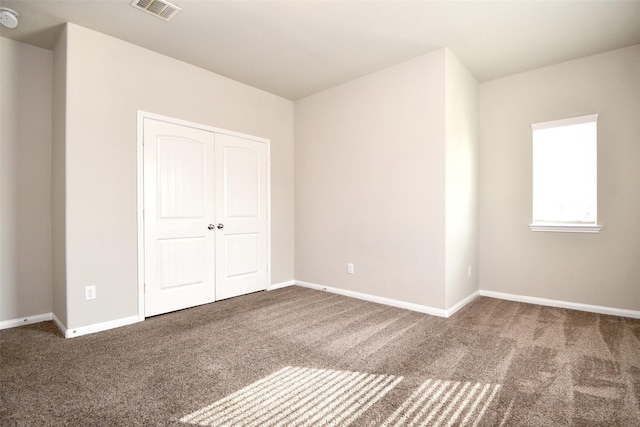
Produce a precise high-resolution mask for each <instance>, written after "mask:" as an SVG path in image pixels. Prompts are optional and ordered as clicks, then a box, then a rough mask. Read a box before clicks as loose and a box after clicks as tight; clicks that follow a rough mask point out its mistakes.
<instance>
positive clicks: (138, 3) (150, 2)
mask: <svg viewBox="0 0 640 427" xmlns="http://www.w3.org/2000/svg"><path fill="white" fill-rule="evenodd" d="M131 6H133V7H135V8H136V9H140V10H142V11H143V12H147V13H149V14H151V15H153V16H156V17H158V18H160V19H163V20H165V21H170V20H171V19H172V18H173V17H174V16H176V15H177V14H178V12H180V11H181V10H182V8H180V7H179V6H176V5H175V4H172V3H169V2H168V1H165V0H133V1H132V2H131Z"/></svg>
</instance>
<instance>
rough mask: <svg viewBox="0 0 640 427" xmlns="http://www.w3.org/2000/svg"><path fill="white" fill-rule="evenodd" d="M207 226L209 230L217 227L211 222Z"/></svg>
mask: <svg viewBox="0 0 640 427" xmlns="http://www.w3.org/2000/svg"><path fill="white" fill-rule="evenodd" d="M207 228H208V229H209V230H213V229H214V228H216V226H215V225H213V224H209V225H208V226H207Z"/></svg>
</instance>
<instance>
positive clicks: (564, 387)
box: [0, 287, 640, 427]
mask: <svg viewBox="0 0 640 427" xmlns="http://www.w3.org/2000/svg"><path fill="white" fill-rule="evenodd" d="M639 401H640V321H639V320H633V319H627V318H619V317H613V316H604V315H598V314H591V313H583V312H577V311H571V310H564V309H557V308H549V307H542V306H536V305H528V304H520V303H514V302H506V301H500V300H495V299H490V298H477V299H476V300H475V301H473V302H472V303H471V304H469V305H468V306H467V307H465V308H464V309H463V310H461V311H460V312H458V313H457V314H456V315H455V316H453V317H452V318H450V319H442V318H437V317H432V316H428V315H424V314H420V313H415V312H410V311H405V310H401V309H396V308H392V307H386V306H383V305H378V304H374V303H369V302H365V301H360V300H355V299H350V298H346V297H342V296H338V295H333V294H329V293H324V292H319V291H313V290H309V289H304V288H299V287H290V288H285V289H281V290H277V291H272V292H260V293H256V294H251V295H247V296H243V297H239V298H234V299H231V300H226V301H221V302H217V303H214V304H209V305H206V306H201V307H196V308H193V309H189V310H183V311H180V312H177V313H171V314H168V315H164V316H158V317H154V318H151V319H147V320H146V321H145V322H143V323H139V324H135V325H131V326H128V327H125V328H120V329H116V330H112V331H108V332H103V333H99V334H94V335H89V336H84V337H78V338H73V339H70V340H65V339H64V338H62V336H61V335H60V333H59V332H58V331H57V330H56V328H55V326H54V325H53V324H52V323H51V322H44V323H40V324H36V325H30V326H24V327H20V328H14V329H8V330H3V331H0V425H1V426H3V427H4V426H14V425H16V426H32V425H33V426H57V425H72V426H131V425H158V426H165V425H174V426H193V425H214V426H223V425H228V426H250V425H253V426H319V425H327V426H346V425H352V426H413V425H415V426H456V425H469V426H488V425H491V426H498V425H504V426H561V425H574V426H639V425H640V407H639Z"/></svg>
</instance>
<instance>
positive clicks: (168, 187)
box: [144, 119, 215, 316]
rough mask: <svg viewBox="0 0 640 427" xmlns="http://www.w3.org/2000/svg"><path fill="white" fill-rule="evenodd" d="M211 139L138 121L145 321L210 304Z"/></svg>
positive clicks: (212, 281) (212, 272) (212, 251)
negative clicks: (140, 126)
mask: <svg viewBox="0 0 640 427" xmlns="http://www.w3.org/2000/svg"><path fill="white" fill-rule="evenodd" d="M213 156H214V137H213V134H212V133H211V132H206V131H203V130H198V129H193V128H190V127H185V126H179V125H175V124H170V123H166V122H162V121H157V120H151V119H145V120H144V205H145V211H144V223H145V316H153V315H156V314H160V313H166V312H169V311H175V310H180V309H183V308H186V307H193V306H195V305H200V304H205V303H208V302H212V301H214V300H215V263H214V262H213V260H214V259H215V232H214V231H212V230H209V229H208V228H207V226H208V224H210V223H213V220H214V216H213V214H214V169H213V168H214V157H213Z"/></svg>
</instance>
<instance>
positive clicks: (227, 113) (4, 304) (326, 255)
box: [0, 24, 640, 336]
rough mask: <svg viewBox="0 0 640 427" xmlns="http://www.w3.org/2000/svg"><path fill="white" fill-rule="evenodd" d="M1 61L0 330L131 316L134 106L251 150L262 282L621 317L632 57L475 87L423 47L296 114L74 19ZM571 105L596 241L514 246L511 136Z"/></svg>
mask: <svg viewBox="0 0 640 427" xmlns="http://www.w3.org/2000/svg"><path fill="white" fill-rule="evenodd" d="M0 67H1V69H0V74H1V75H2V78H0V101H1V111H0V120H1V129H2V130H1V134H0V138H1V139H0V144H1V146H0V149H1V156H0V163H1V164H0V166H1V168H0V173H1V175H0V180H1V181H0V183H1V188H0V190H1V192H2V193H1V197H0V204H1V205H0V214H1V215H2V221H1V225H0V226H1V232H0V236H1V237H0V245H1V246H0V251H1V258H0V262H1V267H2V268H1V269H0V275H1V277H0V325H2V326H3V327H11V326H16V325H20V324H25V323H30V322H37V321H42V320H52V319H53V320H54V321H55V322H56V323H57V324H58V325H59V327H60V328H61V329H63V330H64V331H66V335H67V336H75V335H74V334H76V335H79V334H81V333H90V332H94V331H98V330H103V329H108V328H111V327H117V326H124V325H127V324H129V323H133V322H137V321H141V320H143V319H144V317H145V316H144V312H143V311H142V310H141V304H140V300H141V298H143V296H141V294H140V289H141V286H143V284H141V283H140V271H139V270H140V259H139V257H140V252H139V250H140V247H139V246H140V245H139V240H138V236H139V231H140V227H141V225H140V222H139V218H138V213H139V206H138V201H139V198H138V191H139V188H140V187H139V186H138V179H139V159H138V155H139V152H138V148H139V147H138V146H137V142H136V141H137V135H138V132H139V129H138V123H137V114H138V112H139V111H149V112H152V113H156V114H160V115H163V116H167V117H173V118H176V119H178V120H183V121H189V122H193V123H199V124H203V125H204V126H209V127H215V128H219V129H228V130H230V131H232V132H236V133H242V134H246V135H253V136H256V137H259V138H264V139H267V140H269V141H270V153H269V156H270V165H271V167H270V169H269V176H268V179H269V184H270V193H269V196H270V202H269V203H270V210H269V227H270V230H269V236H270V237H269V247H268V252H269V267H268V279H267V280H268V284H269V285H268V286H267V287H268V288H273V289H275V288H278V287H283V286H288V285H292V284H298V285H301V286H307V287H311V288H316V289H326V290H329V291H332V292H336V293H342V294H344V295H349V296H354V297H358V298H363V299H369V300H373V301H378V302H382V303H385V304H390V305H396V306H399V307H405V308H409V309H412V310H416V311H422V312H425V313H431V314H435V315H440V316H443V317H447V316H451V315H453V314H454V313H455V312H456V311H457V310H459V309H460V308H461V307H462V306H463V305H464V304H465V303H467V302H469V301H470V300H471V299H473V298H474V297H475V296H476V295H486V296H490V297H494V298H504V299H513V300H517V301H525V302H533V303H539V304H548V305H557V306H562V307H568V308H576V309H582V310H587V311H596V312H602V313H610V314H618V315H623V316H629V317H636V318H638V317H640V286H639V285H640V281H639V280H640V279H638V278H639V277H640V263H638V259H640V237H639V236H640V223H639V222H638V218H639V217H640V191H639V187H638V185H639V183H640V168H638V161H640V145H639V144H638V143H637V141H638V138H637V136H638V135H639V134H640V120H638V117H640V101H639V100H640V85H638V76H639V75H640V45H637V44H636V45H633V46H629V47H624V48H620V49H615V50H610V51H606V52H603V53H598V54H595V55H589V56H586V57H583V58H579V59H574V60H571V61H567V62H562V63H558V64H552V65H548V66H544V67H541V68H537V69H533V70H530V71H526V72H521V73H516V74H514V75H510V76H506V77H501V78H497V79H493V80H489V81H483V82H479V81H478V79H477V78H476V77H474V75H473V74H471V73H470V72H469V70H468V69H467V68H466V67H465V65H464V64H463V63H462V62H461V61H460V60H459V59H458V58H457V56H456V55H455V53H454V52H453V51H452V50H450V49H447V48H441V49H436V50H434V51H432V52H429V53H427V54H424V55H420V56H418V57H416V58H413V59H410V60H406V61H403V62H400V63H398V64H395V65H392V66H389V67H386V68H384V69H381V70H379V71H376V72H374V73H371V74H368V75H365V76H362V77H358V78H355V79H353V80H351V81H348V82H346V83H343V84H340V85H338V86H335V87H331V88H328V89H326V90H323V91H321V92H319V93H315V94H310V95H307V96H304V97H302V98H299V99H295V100H292V99H287V98H285V97H282V96H278V95H275V94H271V93H268V92H265V91H263V90H260V89H257V88H253V87H250V86H248V85H246V84H243V83H240V82H237V81H234V80H231V79H229V78H226V77H222V76H220V75H217V74H215V73H213V72H209V71H206V70H204V69H202V68H198V67H196V66H193V65H190V64H187V63H185V62H181V61H179V60H176V59H173V58H170V57H168V56H164V55H161V54H159V53H156V52H153V51H150V50H147V49H144V48H142V47H139V46H136V45H134V44H131V43H127V42H124V41H122V40H119V39H116V38H114V37H111V36H108V35H105V34H102V33H100V32H97V31H94V30H91V29H88V28H84V27H81V26H79V25H75V24H66V26H65V28H64V30H63V31H62V32H61V34H60V36H59V38H58V40H57V43H56V44H55V47H54V48H53V50H47V49H43V48H39V47H35V46H31V45H28V44H25V43H21V42H17V41H14V40H11V39H9V38H6V37H0ZM176 81H179V82H180V83H179V84H175V85H162V90H158V86H159V84H160V83H161V82H176ZM590 113H598V114H599V119H598V139H599V141H598V143H599V147H598V150H599V151H598V219H599V220H600V221H601V223H602V224H603V226H604V227H603V229H602V231H601V232H600V233H598V234H592V235H587V234H579V233H532V232H531V231H530V229H529V223H530V222H531V152H530V148H531V147H530V136H531V135H530V128H529V126H530V124H531V123H534V122H539V121H545V120H553V119H555V118H563V117H572V116H576V115H580V114H590ZM88 286H94V287H95V288H93V292H95V293H93V294H92V293H91V292H92V291H91V289H90V290H89V294H87V289H86V288H87V287H88ZM263 289H264V288H263ZM87 295H89V297H87Z"/></svg>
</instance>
